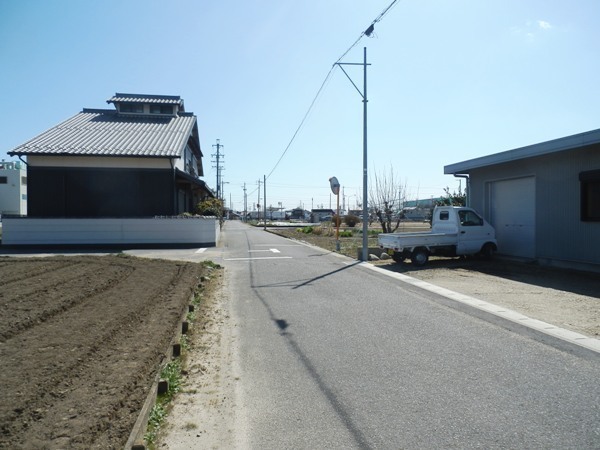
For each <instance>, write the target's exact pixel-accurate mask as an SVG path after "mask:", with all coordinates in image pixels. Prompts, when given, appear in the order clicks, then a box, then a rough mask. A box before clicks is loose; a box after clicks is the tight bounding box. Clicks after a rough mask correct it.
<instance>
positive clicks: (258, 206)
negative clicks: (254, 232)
mask: <svg viewBox="0 0 600 450" xmlns="http://www.w3.org/2000/svg"><path fill="white" fill-rule="evenodd" d="M260 183H261V181H260V178H259V179H258V200H257V201H256V220H257V222H258V223H260Z"/></svg>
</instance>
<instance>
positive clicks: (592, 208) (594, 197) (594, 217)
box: [579, 170, 600, 222]
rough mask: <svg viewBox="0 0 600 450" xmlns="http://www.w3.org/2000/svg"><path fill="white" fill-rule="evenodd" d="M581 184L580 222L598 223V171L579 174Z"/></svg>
mask: <svg viewBox="0 0 600 450" xmlns="http://www.w3.org/2000/svg"><path fill="white" fill-rule="evenodd" d="M579 182H580V184H581V220H582V221H585V222H600V170H591V171H589V172H581V173H580V174H579Z"/></svg>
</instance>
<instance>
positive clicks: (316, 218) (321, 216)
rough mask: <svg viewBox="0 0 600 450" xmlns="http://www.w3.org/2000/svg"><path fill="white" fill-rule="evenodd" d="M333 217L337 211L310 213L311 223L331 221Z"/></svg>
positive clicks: (327, 210)
mask: <svg viewBox="0 0 600 450" xmlns="http://www.w3.org/2000/svg"><path fill="white" fill-rule="evenodd" d="M333 216H335V211H333V209H313V210H311V211H310V221H311V222H323V221H325V220H331V219H332V218H333Z"/></svg>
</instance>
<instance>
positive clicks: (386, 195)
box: [369, 166, 406, 233]
mask: <svg viewBox="0 0 600 450" xmlns="http://www.w3.org/2000/svg"><path fill="white" fill-rule="evenodd" d="M371 179H372V181H371V185H370V189H369V203H370V205H369V206H370V209H371V210H372V211H373V213H374V214H375V216H376V217H377V220H378V221H379V223H380V224H381V228H382V229H383V232H384V233H393V232H394V231H396V230H397V229H398V227H399V226H400V220H401V219H402V210H401V207H402V204H403V203H404V200H405V199H406V181H405V182H404V184H401V183H400V182H399V181H398V180H397V179H396V178H395V176H394V168H393V167H391V166H390V169H389V171H387V172H386V171H384V172H381V173H374V174H373V176H372V177H371ZM394 222H395V223H394Z"/></svg>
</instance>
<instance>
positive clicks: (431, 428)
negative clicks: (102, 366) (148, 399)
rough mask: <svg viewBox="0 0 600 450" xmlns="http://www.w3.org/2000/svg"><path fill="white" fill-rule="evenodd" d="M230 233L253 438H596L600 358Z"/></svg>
mask: <svg viewBox="0 0 600 450" xmlns="http://www.w3.org/2000/svg"><path fill="white" fill-rule="evenodd" d="M223 242H224V246H223V247H222V248H221V249H220V258H221V260H222V261H219V260H218V259H215V260H216V261H217V262H222V263H223V264H224V265H225V266H226V268H227V270H228V272H229V276H230V283H229V286H228V290H229V295H230V296H231V299H232V302H233V303H232V308H233V313H234V315H235V316H236V321H237V323H238V327H239V329H238V335H239V345H240V347H239V352H238V353H239V355H238V357H239V361H238V363H239V369H240V374H241V376H240V380H239V383H240V385H239V394H240V397H241V398H240V404H241V405H242V412H241V416H243V422H244V424H245V426H243V427H239V433H243V436H239V439H238V442H242V443H244V444H243V445H244V446H245V447H248V448H257V449H258V448H260V449H281V448H574V449H575V448H577V449H581V448H600V383H598V377H599V375H600V359H598V358H597V357H594V356H590V355H589V354H587V353H585V352H583V353H581V354H580V353H578V352H576V351H575V352H573V351H569V350H565V349H564V348H562V347H561V346H560V345H553V342H552V340H550V341H547V342H542V341H541V340H539V339H537V338H535V336H533V337H532V336H531V335H530V333H528V332H527V331H526V330H520V329H518V328H517V329H514V328H513V329H511V327H506V326H505V325H504V324H503V323H501V321H497V320H492V321H489V320H486V318H485V317H483V318H482V317H481V316H480V315H478V314H475V313H472V312H471V311H470V310H469V309H468V308H456V307H454V306H453V305H452V304H451V303H449V302H448V299H446V298H444V297H442V296H440V295H438V294H436V293H433V292H428V291H425V290H422V289H420V288H419V287H416V286H412V285H410V284H406V283H403V282H401V281H399V280H397V279H394V278H391V277H388V276H385V275H384V274H381V273H378V272H375V271H373V270H369V269H367V268H365V267H363V265H361V264H359V263H356V262H355V261H352V260H351V259H348V258H344V257H340V256H337V255H335V254H331V253H327V252H325V251H323V250H321V249H316V248H311V247H307V246H304V245H300V244H295V243H293V242H292V241H289V240H286V239H284V238H280V237H278V236H275V235H272V234H270V233H266V232H264V231H262V230H260V229H256V228H250V227H248V226H246V225H244V224H242V223H239V222H228V223H227V226H226V229H225V232H224V236H223ZM213 256H217V255H213ZM213 259H214V258H213Z"/></svg>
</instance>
